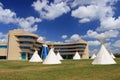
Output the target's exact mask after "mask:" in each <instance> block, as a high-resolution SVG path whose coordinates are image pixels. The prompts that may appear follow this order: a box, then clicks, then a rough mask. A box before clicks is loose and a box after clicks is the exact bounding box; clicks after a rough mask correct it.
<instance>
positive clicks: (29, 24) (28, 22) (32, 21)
mask: <svg viewBox="0 0 120 80" xmlns="http://www.w3.org/2000/svg"><path fill="white" fill-rule="evenodd" d="M1 5H2V3H1ZM0 22H2V23H4V24H9V23H12V24H17V25H18V26H19V28H20V29H23V30H24V31H27V32H35V31H36V30H37V27H38V25H36V23H38V22H41V19H40V18H34V17H33V16H30V17H27V18H18V17H17V16H16V13H15V12H13V11H11V10H10V9H4V8H3V6H0Z"/></svg>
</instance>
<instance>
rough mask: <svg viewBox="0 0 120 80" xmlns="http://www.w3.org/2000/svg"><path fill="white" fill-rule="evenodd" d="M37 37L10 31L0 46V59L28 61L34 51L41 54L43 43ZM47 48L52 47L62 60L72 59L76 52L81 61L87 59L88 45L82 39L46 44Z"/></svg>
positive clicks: (19, 31) (20, 31) (31, 34)
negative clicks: (5, 40)
mask: <svg viewBox="0 0 120 80" xmlns="http://www.w3.org/2000/svg"><path fill="white" fill-rule="evenodd" d="M38 38H39V36H38V35H36V34H33V33H27V32H24V31H22V30H11V31H9V33H8V43H7V44H0V59H2V58H3V59H7V60H28V59H30V58H31V56H32V54H33V53H34V51H35V49H37V50H38V54H39V55H40V56H41V54H42V51H43V50H42V49H43V48H42V47H43V46H42V45H43V44H44V43H43V42H40V41H38ZM46 44H47V45H48V47H49V48H50V46H54V48H55V49H54V51H55V53H57V51H59V52H60V54H61V55H62V56H63V57H64V58H72V56H73V55H74V54H75V53H76V51H78V52H79V53H80V55H81V57H82V59H88V58H89V54H88V50H89V49H88V43H87V42H86V41H84V40H82V39H80V40H79V41H78V42H70V43H66V42H60V43H58V42H52V43H46Z"/></svg>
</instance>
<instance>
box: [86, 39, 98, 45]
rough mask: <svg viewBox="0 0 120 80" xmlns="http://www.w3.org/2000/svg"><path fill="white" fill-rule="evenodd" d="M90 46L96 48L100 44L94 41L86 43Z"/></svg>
mask: <svg viewBox="0 0 120 80" xmlns="http://www.w3.org/2000/svg"><path fill="white" fill-rule="evenodd" d="M87 42H88V44H89V45H90V46H98V45H100V42H99V41H97V40H95V41H87Z"/></svg>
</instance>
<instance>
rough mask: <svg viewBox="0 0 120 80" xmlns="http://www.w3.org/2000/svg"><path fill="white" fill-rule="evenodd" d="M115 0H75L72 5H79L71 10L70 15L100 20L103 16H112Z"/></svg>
mask: <svg viewBox="0 0 120 80" xmlns="http://www.w3.org/2000/svg"><path fill="white" fill-rule="evenodd" d="M115 2H116V0H102V1H100V0H75V1H74V2H73V4H72V6H79V7H78V9H75V10H73V11H72V14H71V15H72V16H73V17H75V18H78V19H80V20H81V19H84V18H87V19H89V20H90V21H91V20H96V19H97V20H100V22H101V21H102V20H103V19H104V18H107V17H113V15H114V7H113V4H114V3H115ZM108 3H109V4H108ZM86 5H87V6H86Z"/></svg>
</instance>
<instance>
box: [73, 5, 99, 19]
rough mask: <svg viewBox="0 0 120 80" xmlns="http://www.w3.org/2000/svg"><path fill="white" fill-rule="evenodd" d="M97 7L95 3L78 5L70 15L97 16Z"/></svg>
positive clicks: (79, 16)
mask: <svg viewBox="0 0 120 80" xmlns="http://www.w3.org/2000/svg"><path fill="white" fill-rule="evenodd" d="M97 9H98V7H97V6H96V5H90V6H80V7H79V8H78V9H76V10H73V11H72V14H71V15H72V16H73V17H76V18H80V19H81V18H88V19H91V18H96V17H97V15H96V14H97Z"/></svg>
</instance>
